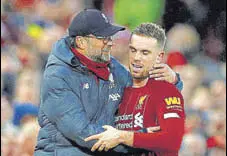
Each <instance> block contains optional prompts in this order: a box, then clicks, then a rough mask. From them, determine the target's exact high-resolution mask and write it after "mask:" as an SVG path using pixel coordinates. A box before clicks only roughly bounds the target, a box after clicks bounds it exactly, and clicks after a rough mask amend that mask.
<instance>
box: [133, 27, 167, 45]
mask: <svg viewBox="0 0 227 156" xmlns="http://www.w3.org/2000/svg"><path fill="white" fill-rule="evenodd" d="M133 34H136V35H142V36H147V37H152V38H155V39H157V41H158V44H159V45H160V47H161V48H162V49H164V47H165V43H166V35H165V30H164V29H163V28H162V27H161V26H159V25H157V24H154V23H142V24H140V25H139V26H138V27H136V28H135V30H134V31H133V32H132V35H133Z"/></svg>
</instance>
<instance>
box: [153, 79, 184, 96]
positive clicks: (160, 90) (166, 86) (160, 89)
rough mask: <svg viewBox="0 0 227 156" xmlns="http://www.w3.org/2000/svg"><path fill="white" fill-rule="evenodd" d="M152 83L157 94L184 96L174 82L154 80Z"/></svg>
mask: <svg viewBox="0 0 227 156" xmlns="http://www.w3.org/2000/svg"><path fill="white" fill-rule="evenodd" d="M151 84H152V85H151V86H152V87H151V88H152V92H154V93H155V95H156V96H161V97H168V96H176V95H177V96H180V97H182V94H181V93H180V91H179V90H178V89H177V88H176V86H175V85H174V84H171V83H169V82H166V81H156V80H152V81H151Z"/></svg>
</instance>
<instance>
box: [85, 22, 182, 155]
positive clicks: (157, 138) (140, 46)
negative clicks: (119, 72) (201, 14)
mask: <svg viewBox="0 0 227 156" xmlns="http://www.w3.org/2000/svg"><path fill="white" fill-rule="evenodd" d="M165 42H166V36H165V31H164V30H163V29H162V28H161V27H159V26H158V25H156V24H152V23H145V24H141V25H140V26H138V27H137V28H136V29H135V31H134V32H133V33H132V36H131V43H130V44H129V48H130V51H129V67H130V73H131V74H132V77H133V85H132V87H127V88H126V89H125V91H124V95H123V99H122V101H121V104H120V106H119V111H118V116H117V117H116V120H115V121H116V127H117V128H118V129H121V130H117V129H115V128H113V127H111V126H104V128H105V129H107V130H106V131H105V132H103V133H101V134H97V135H94V136H90V137H88V138H87V139H85V140H86V141H89V140H94V139H98V141H97V142H96V144H95V145H94V146H93V147H92V151H95V150H96V149H99V151H102V150H106V151H107V150H108V149H110V148H112V147H114V146H116V145H118V144H125V145H128V146H131V147H134V148H142V149H146V150H148V151H147V152H144V153H143V152H141V153H140V154H141V155H142V154H147V155H152V154H154V155H157V156H166V155H168V156H177V155H178V150H179V148H180V145H181V142H182V137H183V134H184V122H185V121H184V120H185V113H184V100H183V97H182V95H181V93H180V92H179V91H178V89H177V88H176V87H175V86H174V85H173V84H170V83H168V82H164V81H156V80H154V79H149V74H148V73H149V70H150V69H151V68H152V66H153V65H154V63H155V62H156V61H157V60H162V59H163V56H164V51H163V48H164V45H165ZM153 126H160V129H161V130H160V131H158V132H154V133H142V132H138V130H140V129H141V128H146V127H153ZM153 152H154V153H153Z"/></svg>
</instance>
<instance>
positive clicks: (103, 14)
mask: <svg viewBox="0 0 227 156" xmlns="http://www.w3.org/2000/svg"><path fill="white" fill-rule="evenodd" d="M102 17H103V18H104V19H105V21H106V23H108V22H109V21H108V19H107V17H106V16H105V15H104V14H103V13H102Z"/></svg>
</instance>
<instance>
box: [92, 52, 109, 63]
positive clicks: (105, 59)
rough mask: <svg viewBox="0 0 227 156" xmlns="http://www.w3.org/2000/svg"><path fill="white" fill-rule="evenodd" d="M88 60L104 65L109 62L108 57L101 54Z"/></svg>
mask: <svg viewBox="0 0 227 156" xmlns="http://www.w3.org/2000/svg"><path fill="white" fill-rule="evenodd" d="M90 58H91V59H92V60H93V61H95V62H98V63H106V62H109V61H110V55H104V54H103V53H102V54H100V55H93V56H90Z"/></svg>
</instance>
